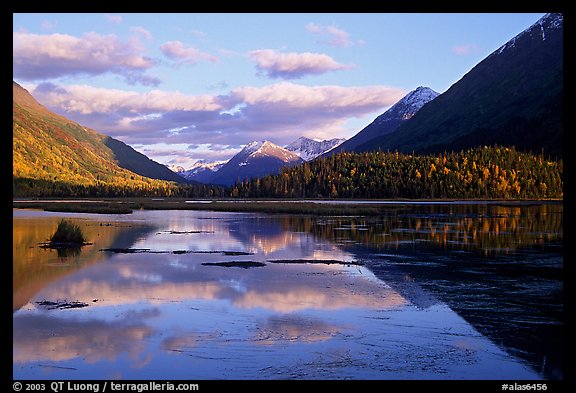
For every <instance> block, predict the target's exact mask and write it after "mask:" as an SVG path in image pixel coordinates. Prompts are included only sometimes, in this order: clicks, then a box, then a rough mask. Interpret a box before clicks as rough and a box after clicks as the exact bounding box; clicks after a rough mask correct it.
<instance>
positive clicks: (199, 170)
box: [168, 160, 228, 183]
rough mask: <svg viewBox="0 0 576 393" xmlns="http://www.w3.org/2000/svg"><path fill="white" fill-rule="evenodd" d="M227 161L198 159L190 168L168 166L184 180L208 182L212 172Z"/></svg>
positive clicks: (212, 175)
mask: <svg viewBox="0 0 576 393" xmlns="http://www.w3.org/2000/svg"><path fill="white" fill-rule="evenodd" d="M227 162H228V161H214V162H207V161H206V160H198V161H196V162H195V163H194V164H193V165H192V167H191V168H190V169H184V167H182V166H177V167H175V166H170V167H168V168H170V169H171V170H172V171H174V172H176V173H177V174H178V175H180V176H182V177H183V178H185V179H186V180H189V181H195V182H199V183H210V181H211V180H212V177H214V174H215V173H216V172H218V170H219V169H220V168H222V166H223V165H224V164H226V163H227Z"/></svg>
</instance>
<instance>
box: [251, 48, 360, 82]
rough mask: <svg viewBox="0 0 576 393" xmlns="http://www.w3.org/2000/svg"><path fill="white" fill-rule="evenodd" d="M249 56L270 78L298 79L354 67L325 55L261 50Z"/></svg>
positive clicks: (252, 52)
mask: <svg viewBox="0 0 576 393" xmlns="http://www.w3.org/2000/svg"><path fill="white" fill-rule="evenodd" d="M249 55H250V57H251V58H252V59H253V60H254V61H255V62H256V67H257V68H258V69H259V70H260V71H261V72H263V73H264V74H266V75H267V76H268V77H270V78H282V79H297V78H301V77H303V76H305V75H315V74H323V73H325V72H329V71H337V70H344V69H348V68H351V67H352V66H350V65H346V64H341V63H338V62H337V61H336V60H334V59H333V58H332V57H330V56H328V55H326V54H323V53H310V52H303V53H280V52H278V51H276V50H274V49H261V50H255V51H251V52H249Z"/></svg>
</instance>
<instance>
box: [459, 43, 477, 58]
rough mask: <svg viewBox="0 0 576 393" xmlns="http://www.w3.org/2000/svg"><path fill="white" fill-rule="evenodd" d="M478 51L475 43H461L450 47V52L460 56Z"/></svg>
mask: <svg viewBox="0 0 576 393" xmlns="http://www.w3.org/2000/svg"><path fill="white" fill-rule="evenodd" d="M479 51H480V48H479V47H478V45H476V44H461V45H456V46H455V47H453V48H452V52H453V53H455V54H457V55H460V56H466V55H470V54H474V53H478V52H479Z"/></svg>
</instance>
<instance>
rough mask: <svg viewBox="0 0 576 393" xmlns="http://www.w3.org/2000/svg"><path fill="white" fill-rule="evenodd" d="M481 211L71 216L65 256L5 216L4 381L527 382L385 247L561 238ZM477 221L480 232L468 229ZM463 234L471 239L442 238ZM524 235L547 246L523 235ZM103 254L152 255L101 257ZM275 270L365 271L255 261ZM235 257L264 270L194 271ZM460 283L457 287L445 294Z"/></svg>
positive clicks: (19, 219) (539, 225)
mask: <svg viewBox="0 0 576 393" xmlns="http://www.w3.org/2000/svg"><path fill="white" fill-rule="evenodd" d="M445 208H446V207H442V208H441V209H445ZM452 208H453V207H452ZM493 208H494V209H496V210H494V211H490V212H488V211H482V209H480V211H479V212H476V213H473V212H454V211H452V212H450V211H448V212H446V211H445V210H441V211H440V210H434V209H433V211H431V212H428V213H424V212H423V211H419V210H418V209H417V207H409V208H397V207H395V208H394V209H392V210H391V212H390V215H387V216H386V215H385V216H381V217H370V218H366V217H332V218H320V219H318V218H311V217H294V216H264V215H258V214H234V213H214V212H192V211H163V212H152V211H141V212H135V213H134V214H132V215H126V216H122V215H117V216H98V215H87V214H85V215H76V216H73V218H74V219H75V220H77V222H80V223H81V224H82V225H83V228H85V229H86V231H87V232H88V238H89V240H90V241H92V239H95V240H94V245H93V246H90V248H87V249H86V252H84V250H83V251H82V252H81V253H80V254H79V255H77V256H69V257H66V258H60V257H58V256H57V255H56V253H50V252H48V253H46V252H45V251H44V250H41V249H39V248H38V247H35V244H37V243H38V242H39V241H43V240H45V239H43V237H46V236H47V235H46V233H48V236H49V233H50V231H52V230H53V228H52V224H53V223H57V221H58V220H59V218H60V217H61V216H62V215H61V214H60V215H59V214H55V213H33V214H25V213H18V214H15V215H14V221H13V227H14V232H15V234H17V235H16V236H15V240H14V246H13V248H14V251H15V253H14V260H13V264H14V272H15V273H14V283H15V284H17V285H15V287H14V297H15V300H14V310H15V313H14V322H13V326H14V332H15V333H14V338H13V343H14V355H13V359H14V376H15V378H16V377H18V378H19V379H24V378H42V377H45V374H44V373H45V372H46V368H47V367H51V368H50V370H51V371H50V375H51V376H53V377H54V378H88V379H91V378H117V377H122V378H133V379H138V378H145V379H150V378H159V379H160V378H168V379H178V378H185V379H189V378H194V377H196V378H233V379H238V378H248V379H255V378H347V377H352V378H371V379H372V378H396V379H398V378H399V379H403V378H410V379H413V378H425V379H427V378H446V379H453V378H458V379H460V378H465V379H475V378H479V379H485V378H499V377H502V378H508V379H509V378H512V379H515V378H518V379H534V378H539V377H540V375H539V374H537V373H535V372H534V371H532V370H530V369H529V368H527V367H526V365H524V363H523V362H521V361H519V360H518V359H517V358H516V357H511V356H510V355H508V354H506V353H505V352H502V350H501V349H500V348H498V347H497V346H495V345H494V344H493V343H492V342H490V341H489V340H486V338H485V336H483V335H481V334H479V333H478V331H477V330H476V329H475V328H474V327H473V326H471V325H470V324H469V323H467V322H465V321H464V320H462V319H461V318H460V317H459V316H458V315H456V314H454V312H453V311H452V310H451V309H450V308H448V307H447V306H446V305H445V304H444V302H445V301H446V300H445V299H443V294H444V293H443V292H442V291H440V292H438V291H435V290H434V289H433V288H432V290H431V289H430V288H431V287H430V285H429V284H430V280H428V281H427V280H425V279H423V278H422V277H421V276H420V275H419V271H417V270H411V269H407V268H406V267H407V265H411V264H414V266H421V262H422V261H421V260H420V259H415V257H414V254H412V253H406V252H404V251H402V252H398V250H404V249H405V248H406V247H408V249H411V250H413V249H419V248H420V247H421V246H422V245H425V247H424V248H423V249H424V250H428V249H429V247H430V245H431V244H432V245H434V246H433V248H434V249H436V247H438V248H440V249H444V248H446V247H449V248H450V249H451V250H453V249H454V247H463V248H464V249H465V250H466V251H474V253H475V254H477V255H479V256H480V257H482V255H486V254H484V252H483V250H482V247H483V245H487V246H488V247H493V246H494V244H507V242H511V243H510V245H509V246H506V247H505V248H510V249H520V248H522V249H525V248H526V247H528V246H529V247H528V248H530V247H532V248H533V247H535V246H537V247H541V246H542V245H544V246H547V245H548V244H550V242H551V243H554V242H556V241H558V238H560V240H561V231H560V232H559V234H558V233H554V230H555V229H554V228H556V230H557V229H558V225H560V227H561V214H556V213H557V212H556V211H555V210H554V209H551V210H547V211H546V212H542V211H541V210H538V209H536V210H535V211H531V210H529V209H528V212H527V211H525V210H522V211H519V212H517V213H514V214H512V213H510V211H508V210H506V211H502V210H498V208H497V207H493ZM512 211H514V210H512ZM474 214H476V216H474ZM527 217H528V218H527ZM486 220H488V221H489V224H487V225H486V228H487V229H486V230H484V229H480V228H484V224H485V221H486ZM493 220H497V221H498V235H497V236H496V237H501V236H503V233H507V232H511V233H514V236H510V237H508V240H502V239H500V240H496V241H493V240H490V241H487V242H486V243H483V240H482V239H483V238H484V237H486V238H490V237H492V236H495V235H494V232H495V230H496V226H495V225H496V224H495V223H494V222H493ZM501 220H505V221H506V223H504V222H502V221H501ZM510 220H516V224H514V225H515V226H514V228H515V230H514V231H512V230H510V228H511V225H512V224H511V223H510V222H509V221H510ZM530 220H536V222H535V223H533V222H530ZM558 220H559V223H558V222H555V221H558ZM544 221H545V222H546V223H544ZM393 222H396V225H394V224H393ZM440 223H441V224H440ZM439 225H442V228H444V227H448V228H449V229H448V230H446V231H444V232H443V233H444V235H441V236H439V235H438V233H439V232H438V231H434V232H433V233H432V231H431V230H430V229H431V228H433V227H434V228H436V227H438V226H439ZM474 227H477V228H476V229H474ZM504 227H506V228H508V230H506V231H504V230H503V229H502V228H504ZM39 228H40V229H39ZM42 228H43V229H42ZM28 229H30V230H28ZM474 230H475V231H476V239H478V242H477V243H474V242H470V243H469V244H466V245H462V244H460V243H452V242H450V241H448V240H449V239H452V237H454V238H462V237H463V235H462V233H466V234H470V235H471V236H472V233H474ZM547 231H550V232H547ZM535 233H539V235H538V236H541V237H542V238H543V239H544V244H541V243H538V242H536V243H534V242H532V241H531V240H530V239H535V238H536V235H535ZM365 236H368V237H365ZM504 237H507V236H504ZM410 239H411V240H410ZM422 239H427V241H426V242H423V241H422ZM519 240H521V241H522V242H523V243H519ZM410 242H411V243H410ZM495 242H496V243H495ZM407 244H408V245H409V246H405V245H407ZM520 244H522V245H520ZM527 245H528V246H527ZM359 247H362V248H359ZM514 247H516V248H514ZM108 248H126V249H148V250H149V252H139V253H127V254H126V253H110V252H104V251H101V250H102V249H108ZM384 249H386V250H388V251H387V254H386V253H384V252H383V250H384ZM495 250H496V251H495ZM160 251H161V252H162V253H160ZM172 251H177V252H176V253H170V252H172ZM208 251H209V252H210V253H208ZM231 251H235V252H242V255H238V253H234V252H231ZM494 252H496V253H497V252H498V251H497V248H496V249H494V250H491V251H490V255H493V254H494ZM42 253H44V254H42ZM443 255H444V254H443ZM503 255H508V254H506V253H504V254H503ZM482 258H483V257H482ZM284 259H287V260H315V259H316V260H317V259H326V260H339V261H359V262H364V263H365V265H364V266H356V265H338V264H332V265H325V264H312V263H291V264H282V263H280V264H279V263H270V262H268V261H270V260H284ZM35 261H39V262H40V263H37V262H35ZM234 261H235V262H242V261H245V262H248V261H251V262H261V263H264V264H265V266H263V267H259V268H249V269H242V268H238V267H228V268H224V267H220V266H209V265H203V263H221V262H234ZM434 261H435V262H434V264H435V265H436V266H438V265H439V264H441V260H440V259H438V258H436V259H434ZM60 268H61V270H58V269H60ZM440 271H442V272H445V271H446V270H444V269H442V270H440ZM462 283H464V281H463V280H462V277H456V278H454V279H453V280H452V281H450V282H449V283H447V286H453V287H457V286H459V285H460V286H461V285H462ZM461 289H462V290H463V291H464V292H465V291H466V290H468V288H467V287H464V286H461ZM445 293H450V296H454V297H458V296H456V292H455V291H451V292H450V291H446V292H445ZM463 298H465V299H466V301H468V300H469V298H466V297H465V296H463ZM64 299H66V300H69V301H79V302H83V303H87V304H89V306H88V307H85V308H82V309H74V310H47V309H42V308H40V307H38V306H37V304H36V303H35V302H36V301H39V300H49V301H55V300H64ZM492 305H496V306H499V304H498V303H494V304H492ZM451 306H452V304H451ZM453 308H455V309H458V307H457V305H456V307H453ZM472 320H473V319H472ZM473 321H474V320H473ZM475 323H477V321H476V322H475ZM474 326H476V325H474ZM483 333H484V332H483ZM484 334H486V333H484ZM488 336H490V335H489V334H488ZM504 348H506V345H504ZM552 350H554V351H555V350H556V349H555V348H553V349H552ZM463 359H464V361H463ZM247 362H248V363H250V365H251V367H247V366H246V364H247ZM191 365H193V367H191ZM191 369H193V370H194V371H191Z"/></svg>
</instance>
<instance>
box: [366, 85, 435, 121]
mask: <svg viewBox="0 0 576 393" xmlns="http://www.w3.org/2000/svg"><path fill="white" fill-rule="evenodd" d="M439 95H440V93H438V92H435V91H434V90H432V89H431V88H429V87H424V86H419V87H417V88H416V89H415V90H412V91H411V92H410V93H408V94H406V95H405V96H404V97H403V98H401V99H400V101H398V102H397V103H396V104H394V105H393V106H392V107H390V109H388V110H387V111H386V112H384V113H383V114H381V115H380V116H378V117H377V118H376V123H377V124H380V123H384V122H386V121H389V120H391V119H394V120H395V119H402V120H408V119H410V118H411V117H412V116H414V115H415V114H416V112H418V111H419V110H420V109H422V107H423V106H424V105H425V104H427V103H428V102H430V101H432V100H433V99H434V98H436V97H438V96H439Z"/></svg>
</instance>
